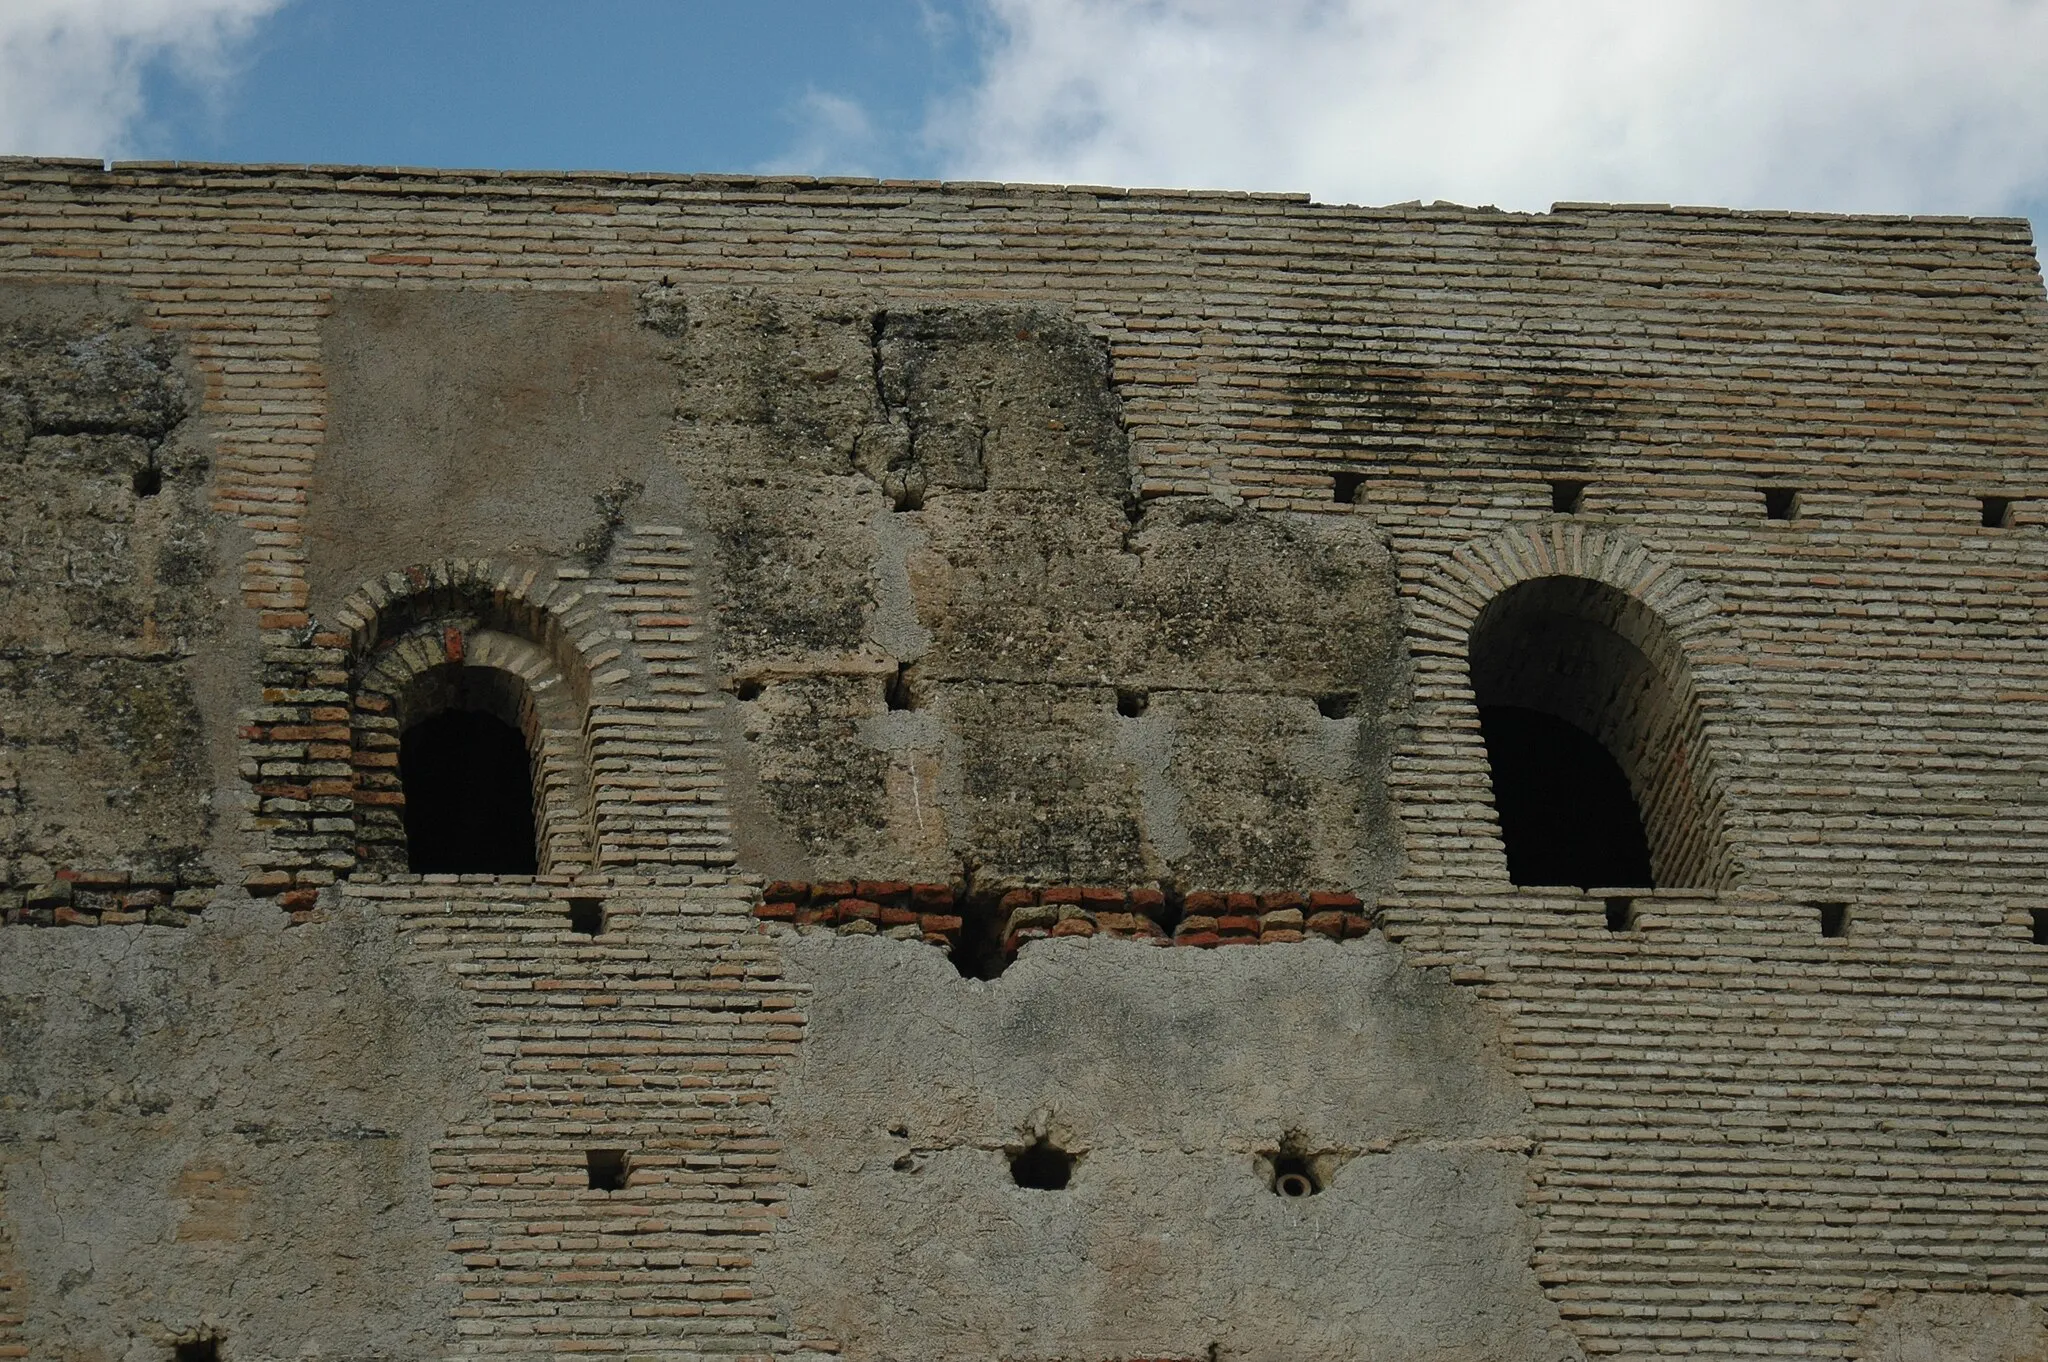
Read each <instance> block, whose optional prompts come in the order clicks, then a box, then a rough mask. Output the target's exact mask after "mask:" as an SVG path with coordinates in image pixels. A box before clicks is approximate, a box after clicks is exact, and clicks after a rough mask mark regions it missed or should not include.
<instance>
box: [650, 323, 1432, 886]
mask: <svg viewBox="0 0 2048 1362" xmlns="http://www.w3.org/2000/svg"><path fill="white" fill-rule="evenodd" d="M646 307H647V315H648V316H649V318H650V320H651V322H652V323H653V324H655V325H656V326H657V327H658V328H659V329H661V330H662V331H663V332H664V333H665V334H667V335H670V336H673V337H675V338H677V339H679V340H680V341H681V343H682V355H683V357H682V360H681V365H682V372H683V383H684V391H685V396H684V399H683V402H682V405H681V407H680V409H679V413H678V415H679V419H678V423H677V425H676V427H675V429H674V430H673V431H672V432H671V436H670V443H671V448H672V450H673V451H674V454H675V457H676V458H677V459H679V460H680V462H681V465H682V467H683V469H684V471H685V474H686V476H687V477H688V478H689V480H690V482H691V484H692V486H693V488H694V489H695V491H696V501H697V504H698V506H699V507H700V510H701V513H702V515H703V516H704V518H705V521H706V523H707V525H708V528H709V530H710V543H711V548H712V559H713V561H712V563H711V564H710V566H711V568H712V574H711V575H712V583H711V584H712V589H713V593H714V598H715V600H716V601H717V605H718V624H719V633H718V661H719V664H720V668H721V670H722V671H723V672H724V673H725V674H726V676H727V677H728V678H731V681H730V684H731V685H732V687H733V689H734V691H735V694H736V699H735V704H734V715H733V725H734V727H735V729H736V730H737V733H736V736H738V737H739V738H740V739H741V740H742V741H741V743H740V744H739V748H738V750H739V751H740V752H741V753H742V760H741V761H740V763H739V764H738V770H737V772H736V785H737V791H736V793H737V794H738V796H739V799H740V807H741V809H742V810H743V814H742V817H741V819H740V822H741V824H742V832H741V847H742V855H743V859H744V860H746V861H747V862H748V863H749V864H751V865H752V866H754V867H756V868H758V869H761V870H763V871H764V872H766V873H769V874H771V875H775V876H788V877H793V878H830V877H833V876H838V875H853V876H883V877H889V878H896V877H901V878H906V879H921V880H947V879H953V880H963V879H969V880H973V881H975V882H977V883H983V884H1001V883H1008V882H1020V881H1033V880H1036V881H1041V882H1043V881H1059V882H1071V883H1107V884H1131V883H1160V884H1167V885H1178V886H1180V887H1184V888H1186V887H1194V886H1197V885H1200V886H1202V887H1211V888H1258V887H1269V886H1272V885H1275V884H1289V885H1292V884H1319V885H1341V886H1346V887H1366V888H1370V887H1371V886H1374V885H1376V884H1379V883H1382V882H1384V881H1385V879H1386V877H1387V876H1388V875H1389V874H1390V873H1391V870H1392V866H1393V861H1394V841H1393V838H1392V827H1391V821H1390V819H1389V817H1388V811H1387V807H1386V796H1385V763H1386V754H1387V726H1388V723H1389V714H1390V710H1392V709H1393V708H1394V707H1396V706H1397V705H1398V704H1399V702H1400V694H1401V689H1400V688H1401V677H1400V654H1399V649H1398V648H1397V647H1396V646H1395V643H1394V637H1395V630H1396V628H1397V625H1396V620H1395V611H1394V606H1393V600H1392V575H1391V566H1390V564H1389V561H1388V558H1387V555H1386V552H1385V550H1384V549H1383V548H1382V547H1381V545H1380V544H1379V543H1378V541H1377V540H1376V539H1375V538H1374V536H1373V534H1372V531H1371V527H1370V525H1369V524H1368V523H1367V522H1365V521H1363V520H1362V519H1358V518H1347V519H1344V520H1341V521H1339V520H1336V519H1333V518H1331V517H1308V516H1287V515H1275V514H1271V513H1264V514H1255V513H1253V512H1251V511H1249V510H1246V509H1244V508H1241V507H1232V506H1228V505H1225V504H1222V503H1220V502H1216V501H1212V500H1209V499H1204V498H1195V499H1168V500H1162V501H1154V502H1150V503H1145V504H1143V505H1141V504H1140V503H1139V502H1138V501H1137V500H1136V499H1135V495H1134V491H1133V487H1132V477H1131V464H1130V449H1129V437H1128V435H1127V434H1126V433H1125V431H1124V429H1123V424H1122V420H1121V412H1120V406H1119V402H1118V398H1117V394H1116V392H1115V389H1114V387H1113V386H1112V384H1111V382H1110V378H1109V369H1108V362H1107V357H1106V355H1105V353H1104V351H1103V347H1102V345H1101V342H1100V341H1099V340H1097V339H1096V338H1095V337H1094V336H1092V335H1090V334H1089V333H1088V332H1087V330H1086V329H1085V328H1082V327H1080V326H1078V325H1077V324H1076V323H1075V322H1074V321H1073V319H1072V318H1071V317H1067V316H1063V315H1061V314H1059V313H1057V312H1053V311H1047V310H1040V309H1021V308H1001V307H986V306H952V307H922V308H908V309H906V308H888V307H882V306H879V305H870V306H865V307H863V306H858V305H856V304H854V303H852V302H822V303H821V302H819V301H817V300H809V299H801V298H795V297H789V296H782V297H778V296H776V295H773V294H767V293H757V292H756V293H746V294H720V293H709V294H704V295H688V296H686V295H682V294H680V293H677V292H673V291H657V292H655V293H654V294H651V295H650V296H649V298H648V300H647V303H646ZM1120 692H1127V693H1131V694H1135V695H1139V696H1142V697H1143V700H1144V703H1145V705H1146V706H1148V707H1147V708H1146V709H1145V712H1144V713H1143V714H1142V715H1140V716H1136V717H1132V716H1127V715H1123V714H1120V713H1119V710H1118V701H1119V693H1120ZM1324 699H1332V700H1334V701H1336V702H1337V703H1336V704H1335V706H1334V708H1335V709H1336V710H1338V711H1341V713H1342V715H1343V716H1344V717H1342V718H1339V719H1334V720H1333V719H1330V718H1326V717H1324V715H1323V712H1322V711H1321V710H1320V709H1318V707H1317V702H1318V701H1319V700H1324Z"/></svg>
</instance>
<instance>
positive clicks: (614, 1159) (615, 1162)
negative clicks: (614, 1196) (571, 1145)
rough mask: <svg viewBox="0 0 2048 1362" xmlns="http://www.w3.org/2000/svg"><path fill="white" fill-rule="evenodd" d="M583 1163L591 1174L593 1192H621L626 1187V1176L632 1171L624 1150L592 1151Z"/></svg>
mask: <svg viewBox="0 0 2048 1362" xmlns="http://www.w3.org/2000/svg"><path fill="white" fill-rule="evenodd" d="M583 1161H584V1164H585V1166H586V1167H587V1168H588V1170H589V1172H590V1186H591V1189H592V1190H593V1191H599V1192H616V1191H618V1190H620V1189H621V1188H623V1187H624V1186H625V1185H626V1175H627V1174H628V1173H630V1172H631V1171H632V1169H631V1168H630V1167H629V1166H628V1163H627V1159H626V1151H625V1150H623V1149H592V1150H589V1151H587V1152H586V1153H585V1154H584V1156H583Z"/></svg>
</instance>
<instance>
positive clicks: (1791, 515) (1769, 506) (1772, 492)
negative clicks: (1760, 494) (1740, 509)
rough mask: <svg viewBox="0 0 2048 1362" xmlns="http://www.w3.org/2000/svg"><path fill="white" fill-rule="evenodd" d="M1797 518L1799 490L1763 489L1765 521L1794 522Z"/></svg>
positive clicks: (1783, 488)
mask: <svg viewBox="0 0 2048 1362" xmlns="http://www.w3.org/2000/svg"><path fill="white" fill-rule="evenodd" d="M1798 516H1799V489H1798V488H1797V487H1766V488H1764V518H1765V519H1766V520H1794V519H1797V518H1798Z"/></svg>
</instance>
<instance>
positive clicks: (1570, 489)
mask: <svg viewBox="0 0 2048 1362" xmlns="http://www.w3.org/2000/svg"><path fill="white" fill-rule="evenodd" d="M1586 487H1587V484H1586V483H1583V482H1578V481H1575V480H1573V479H1570V478H1559V479H1554V480H1553V481H1552V482H1551V484H1550V509H1551V510H1553V511H1555V512H1557V513H1558V514H1559V515H1577V514H1578V513H1579V510H1580V508H1581V507H1583V506H1584V505H1585V504H1586Z"/></svg>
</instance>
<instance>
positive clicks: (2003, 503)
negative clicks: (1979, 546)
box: [1982, 497, 2012, 530]
mask: <svg viewBox="0 0 2048 1362" xmlns="http://www.w3.org/2000/svg"><path fill="white" fill-rule="evenodd" d="M1982 508H1983V512H1984V528H1985V529H1987V530H2009V529H2011V528H2012V498H2011V497H1985V498H1984V500H1983V503H1982Z"/></svg>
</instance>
